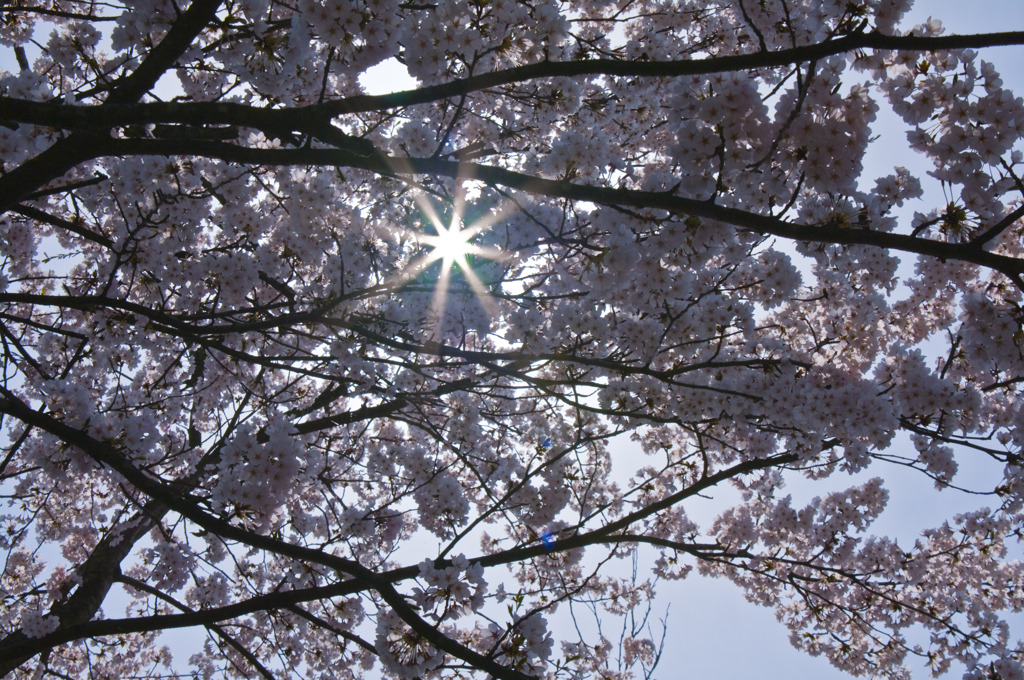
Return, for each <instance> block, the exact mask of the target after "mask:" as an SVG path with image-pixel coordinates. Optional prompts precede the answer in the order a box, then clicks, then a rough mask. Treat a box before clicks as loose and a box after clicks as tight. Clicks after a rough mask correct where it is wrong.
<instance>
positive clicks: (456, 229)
mask: <svg viewBox="0 0 1024 680" xmlns="http://www.w3.org/2000/svg"><path fill="white" fill-rule="evenodd" d="M434 228H435V229H436V230H437V234H436V235H435V234H421V235H420V237H419V239H420V241H421V242H422V243H424V244H425V245H427V246H428V247H429V248H430V254H429V255H428V256H427V262H426V263H425V264H429V263H431V262H436V261H438V260H441V262H442V265H441V267H442V269H451V268H452V266H453V265H455V264H458V266H459V269H462V270H463V271H466V270H468V269H470V267H469V264H468V262H467V260H466V256H467V255H484V256H486V255H487V250H486V249H484V248H481V247H480V246H477V245H476V244H474V243H473V237H474V236H476V235H477V234H479V233H480V232H481V231H483V229H481V228H480V227H479V225H477V227H475V228H474V227H469V228H467V227H465V226H463V224H462V219H461V216H459V215H454V216H453V217H452V223H451V224H450V225H449V226H447V227H445V226H443V225H440V224H435V225H434Z"/></svg>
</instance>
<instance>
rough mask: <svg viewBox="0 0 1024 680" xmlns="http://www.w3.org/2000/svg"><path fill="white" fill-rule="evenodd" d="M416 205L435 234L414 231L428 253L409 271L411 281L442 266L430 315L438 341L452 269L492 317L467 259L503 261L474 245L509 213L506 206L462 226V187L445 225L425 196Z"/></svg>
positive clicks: (485, 294) (486, 296)
mask: <svg viewBox="0 0 1024 680" xmlns="http://www.w3.org/2000/svg"><path fill="white" fill-rule="evenodd" d="M416 203H417V205H418V206H419V207H420V210H421V211H422V212H423V214H424V215H425V216H426V218H427V220H428V222H429V227H430V228H432V230H433V232H434V233H432V234H431V233H427V232H426V231H425V230H424V231H414V232H412V235H413V236H414V237H415V238H416V239H417V240H418V241H419V242H420V243H421V244H422V245H424V246H426V247H427V249H428V250H427V253H426V254H425V255H424V256H422V257H421V258H419V259H418V260H417V261H416V262H414V263H412V266H411V267H410V271H409V275H410V278H411V277H412V276H415V275H417V274H419V272H422V271H423V270H425V269H426V268H427V267H429V266H431V265H432V264H434V263H435V262H440V263H441V270H440V273H439V275H438V277H437V283H436V285H435V288H434V297H433V301H432V302H431V305H430V306H431V312H432V316H433V318H434V319H436V320H437V325H436V326H435V327H434V334H435V335H436V336H437V337H438V339H440V335H441V327H440V326H441V318H442V316H443V314H444V309H445V305H446V304H447V300H448V288H449V285H450V283H451V273H452V269H453V268H455V267H458V268H459V271H460V272H461V273H462V276H463V278H464V279H465V281H466V283H467V284H469V287H470V289H471V290H472V291H473V293H474V294H475V295H476V296H477V298H478V299H479V300H480V301H481V303H483V305H484V307H485V308H486V309H487V310H488V312H489V313H490V314H492V315H493V314H494V311H495V310H494V301H493V299H492V296H491V294H490V292H488V290H487V287H486V286H485V285H484V284H483V282H482V281H481V280H480V277H479V276H477V274H476V272H474V271H473V267H472V265H471V264H470V260H469V258H470V257H471V256H472V257H477V258H485V259H488V260H503V259H505V257H506V255H505V253H504V252H502V251H501V250H498V249H497V248H492V247H489V246H483V245H479V244H477V243H474V242H473V239H474V238H476V237H477V236H478V235H479V234H481V233H483V232H485V231H487V230H488V229H490V228H491V227H493V226H494V225H495V224H496V223H498V222H500V221H501V220H502V219H503V218H504V217H505V216H506V215H507V214H508V212H509V209H508V208H507V207H505V206H502V207H499V208H498V209H497V210H494V211H491V212H489V213H488V214H486V215H485V216H483V217H482V218H480V219H478V220H475V221H474V222H473V223H472V224H468V225H467V224H465V223H464V221H463V215H464V214H465V207H466V193H465V190H464V189H463V188H462V187H459V190H458V191H457V192H456V195H455V200H454V201H453V202H452V208H451V219H450V221H449V222H448V224H447V225H446V224H445V222H444V220H442V219H441V216H440V215H439V214H438V211H437V209H436V208H435V206H434V204H433V202H432V201H431V200H430V199H429V198H427V197H426V196H425V195H418V196H417V197H416Z"/></svg>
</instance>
